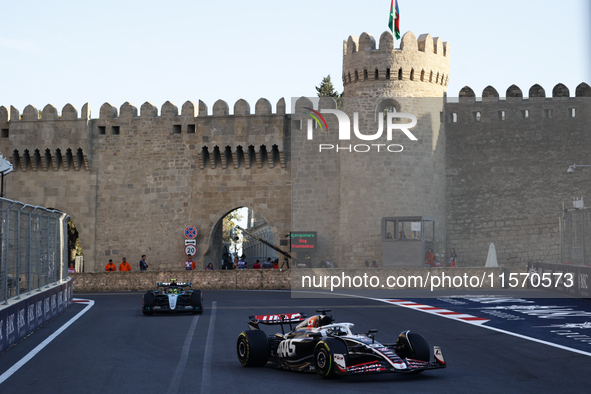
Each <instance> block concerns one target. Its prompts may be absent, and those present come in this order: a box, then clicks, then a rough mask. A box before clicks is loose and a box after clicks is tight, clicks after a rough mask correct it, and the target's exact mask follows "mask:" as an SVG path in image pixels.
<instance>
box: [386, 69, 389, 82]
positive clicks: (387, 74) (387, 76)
mask: <svg viewBox="0 0 591 394" xmlns="http://www.w3.org/2000/svg"><path fill="white" fill-rule="evenodd" d="M386 79H387V80H390V69H389V68H387V69H386Z"/></svg>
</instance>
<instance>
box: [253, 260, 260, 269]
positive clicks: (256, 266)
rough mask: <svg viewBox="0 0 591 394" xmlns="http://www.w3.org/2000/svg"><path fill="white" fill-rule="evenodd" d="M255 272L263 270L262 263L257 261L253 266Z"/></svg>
mask: <svg viewBox="0 0 591 394" xmlns="http://www.w3.org/2000/svg"><path fill="white" fill-rule="evenodd" d="M252 269H253V270H258V269H261V262H260V261H259V260H258V259H257V262H256V263H254V264H253V265H252Z"/></svg>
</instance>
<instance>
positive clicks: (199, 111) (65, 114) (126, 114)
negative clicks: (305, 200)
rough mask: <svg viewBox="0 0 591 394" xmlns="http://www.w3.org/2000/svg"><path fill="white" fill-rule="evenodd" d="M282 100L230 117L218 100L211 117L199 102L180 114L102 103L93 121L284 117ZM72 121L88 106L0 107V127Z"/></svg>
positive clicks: (240, 104)
mask: <svg viewBox="0 0 591 394" xmlns="http://www.w3.org/2000/svg"><path fill="white" fill-rule="evenodd" d="M285 113H286V112H285V99H283V98H282V99H280V100H279V101H278V102H277V104H276V110H275V112H273V108H272V106H271V103H270V101H269V100H267V99H265V98H261V99H259V100H258V101H257V102H256V104H255V106H254V113H252V112H251V107H250V104H249V103H248V102H247V101H246V100H243V99H240V100H238V101H236V103H235V104H234V108H233V114H232V115H230V109H229V106H228V103H226V102H225V101H224V100H218V101H216V102H215V103H214V105H213V110H212V113H211V114H209V113H208V107H207V105H206V104H205V103H204V102H203V101H201V100H200V101H199V104H198V105H195V103H193V102H192V101H186V102H185V103H184V104H183V105H182V106H181V110H180V112H179V108H178V107H177V106H176V105H175V104H173V103H172V102H170V101H167V102H165V103H164V104H163V105H162V107H161V108H160V111H158V107H156V106H155V105H154V104H152V103H150V102H148V101H146V102H145V103H144V104H142V105H141V107H140V110H139V111H138V108H137V107H136V106H135V105H133V104H131V103H129V102H125V103H123V104H122V105H121V107H120V108H119V109H118V108H117V107H115V106H114V105H112V104H110V103H104V104H103V105H102V106H101V108H100V109H99V117H98V118H95V119H115V118H123V119H131V118H138V117H139V118H156V117H162V118H173V117H177V116H181V117H193V118H194V117H197V116H246V115H285ZM72 119H87V120H88V119H90V108H89V106H88V104H84V106H83V107H82V111H81V113H80V116H78V110H77V109H76V107H74V106H73V105H72V104H66V105H65V106H64V107H63V108H62V111H61V115H60V114H59V112H58V110H57V107H56V106H54V105H53V104H47V105H46V106H45V107H44V108H43V110H42V111H39V110H38V109H37V108H36V107H35V106H33V105H27V106H26V107H25V108H24V110H23V113H22V114H20V112H19V110H18V109H17V108H15V107H13V106H11V107H10V109H9V108H7V107H5V106H0V123H6V122H11V121H12V122H15V121H38V120H43V121H46V120H72Z"/></svg>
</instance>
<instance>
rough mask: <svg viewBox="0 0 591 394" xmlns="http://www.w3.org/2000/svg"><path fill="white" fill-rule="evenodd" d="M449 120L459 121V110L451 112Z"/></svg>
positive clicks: (451, 121)
mask: <svg viewBox="0 0 591 394" xmlns="http://www.w3.org/2000/svg"><path fill="white" fill-rule="evenodd" d="M449 122H450V123H458V113H457V112H451V113H450V114H449Z"/></svg>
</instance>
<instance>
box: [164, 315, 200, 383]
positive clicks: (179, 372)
mask: <svg viewBox="0 0 591 394" xmlns="http://www.w3.org/2000/svg"><path fill="white" fill-rule="evenodd" d="M198 321H199V315H197V316H195V317H194V318H193V321H192V322H191V326H190V327H189V332H188V333H187V337H186V338H185V343H184V344H183V350H182V352H181V359H180V360H179V363H178V365H177V366H176V370H175V371H174V376H173V377H172V381H171V382H170V386H169V387H168V391H167V394H176V393H177V392H178V391H179V385H180V384H181V378H182V376H183V372H184V371H185V366H186V365H187V360H188V359H189V349H190V348H191V341H192V340H193V334H194V333H195V327H197V322H198Z"/></svg>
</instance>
